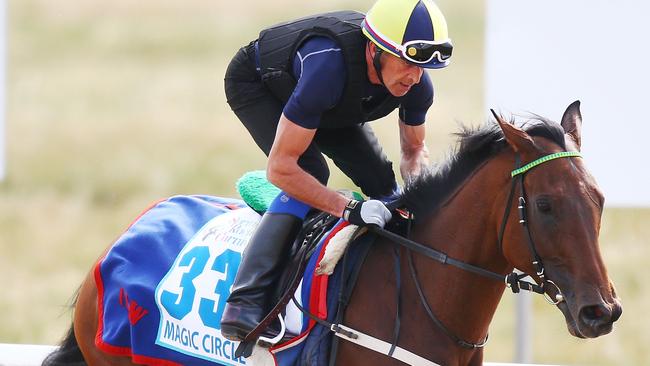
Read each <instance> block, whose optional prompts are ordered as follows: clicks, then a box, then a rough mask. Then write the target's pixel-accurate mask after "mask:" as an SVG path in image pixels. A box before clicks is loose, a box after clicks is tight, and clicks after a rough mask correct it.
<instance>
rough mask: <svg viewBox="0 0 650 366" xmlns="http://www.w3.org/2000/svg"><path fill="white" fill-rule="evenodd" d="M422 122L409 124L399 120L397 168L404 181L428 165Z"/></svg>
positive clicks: (424, 129) (416, 174) (427, 152)
mask: <svg viewBox="0 0 650 366" xmlns="http://www.w3.org/2000/svg"><path fill="white" fill-rule="evenodd" d="M425 134H426V128H425V126H424V124H421V125H417V126H411V125H408V124H406V123H404V122H403V121H402V120H401V119H400V121H399V136H400V146H401V155H402V159H401V161H400V166H399V168H400V169H399V170H400V173H401V174H402V179H403V180H404V182H408V181H409V180H411V179H412V178H414V177H416V176H418V175H419V174H420V173H421V172H422V171H423V170H424V168H425V167H427V166H428V165H429V150H428V149H427V146H426V145H425V142H424V137H425Z"/></svg>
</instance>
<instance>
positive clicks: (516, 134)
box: [490, 109, 536, 152]
mask: <svg viewBox="0 0 650 366" xmlns="http://www.w3.org/2000/svg"><path fill="white" fill-rule="evenodd" d="M490 111H491V112H492V114H493V115H494V118H496V120H497V123H498V124H499V127H501V131H503V135H504V136H505V138H506V141H507V142H508V144H509V145H510V146H511V147H512V148H513V149H514V150H515V151H516V152H524V151H533V150H536V149H535V143H534V142H533V139H532V138H531V137H530V136H529V135H528V134H527V133H526V131H524V130H522V129H521V128H518V127H517V126H515V125H513V124H512V123H508V122H506V121H504V120H503V118H501V116H499V115H498V114H497V113H496V112H495V111H494V109H490Z"/></svg>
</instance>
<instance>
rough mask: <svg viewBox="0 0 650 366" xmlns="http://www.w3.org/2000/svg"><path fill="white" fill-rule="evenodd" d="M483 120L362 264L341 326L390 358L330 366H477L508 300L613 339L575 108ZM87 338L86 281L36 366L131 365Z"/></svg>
mask: <svg viewBox="0 0 650 366" xmlns="http://www.w3.org/2000/svg"><path fill="white" fill-rule="evenodd" d="M493 113H494V112H493ZM494 116H495V119H496V121H495V122H492V123H487V124H486V125H484V126H481V127H478V128H465V127H463V128H462V129H461V131H460V132H459V133H458V136H459V143H458V145H457V147H456V150H455V151H453V152H452V154H451V155H450V157H449V158H448V159H447V160H446V161H445V162H444V163H443V164H441V165H439V166H435V167H432V168H431V169H430V171H429V172H427V173H424V174H422V175H421V176H420V177H418V178H417V179H415V180H414V181H412V182H409V184H408V185H407V186H406V188H405V190H404V192H403V194H402V196H401V198H400V201H401V203H402V205H403V207H406V208H407V209H408V217H409V219H412V220H410V221H409V230H408V238H403V237H401V236H397V235H394V234H393V235H390V233H389V234H386V235H377V239H376V240H375V242H374V243H373V244H372V246H371V247H370V249H369V251H368V253H367V255H366V257H365V260H364V261H363V262H362V265H361V267H360V269H359V272H358V278H357V281H356V284H355V285H354V291H353V292H352V293H351V295H350V297H349V299H348V300H349V301H348V305H347V308H346V310H345V312H344V313H343V314H342V319H341V320H342V324H345V325H346V326H347V327H349V328H346V329H354V330H358V331H359V332H362V334H363V335H365V336H368V337H370V338H374V339H375V340H378V341H379V342H384V343H386V344H389V345H391V352H388V353H390V354H391V355H386V353H387V352H377V351H376V350H373V349H370V348H372V347H370V348H368V347H365V346H362V345H359V344H357V343H358V342H357V343H355V342H346V341H343V340H341V341H339V342H335V343H334V344H333V346H332V347H333V348H336V352H333V353H332V356H331V357H332V359H331V362H332V364H336V365H380V366H384V365H386V366H388V365H402V364H404V363H407V364H414V365H481V364H482V362H483V346H484V345H485V343H486V341H487V338H488V326H489V324H490V322H491V320H492V317H493V315H494V313H495V311H496V308H497V305H498V303H499V301H500V299H501V296H502V294H503V293H504V291H505V289H506V288H511V289H512V290H513V291H514V292H518V291H520V290H526V289H527V290H532V291H534V292H537V293H540V294H543V295H544V296H546V297H547V298H548V300H549V302H550V303H551V304H554V305H555V306H556V307H557V308H558V309H559V310H560V311H561V312H562V314H563V315H564V318H565V321H566V325H567V328H568V332H569V333H570V334H571V335H573V336H575V337H579V338H595V337H599V336H602V335H605V334H607V333H609V332H611V331H612V329H613V323H614V322H616V321H617V320H618V318H619V317H620V316H621V314H622V305H621V302H620V301H619V299H618V297H617V295H616V290H615V288H614V285H613V283H612V282H611V281H610V279H609V277H608V274H607V269H606V267H605V264H604V262H603V259H602V257H601V254H600V251H599V244H598V235H599V229H600V220H601V216H602V211H603V205H604V196H603V193H602V192H601V190H600V189H599V188H598V185H597V184H596V181H595V179H594V178H593V176H592V175H591V174H590V173H589V172H588V170H587V168H586V167H585V164H584V163H583V161H582V158H581V156H580V153H579V151H580V146H581V128H582V116H581V113H580V102H579V101H576V102H574V103H572V104H571V105H569V107H568V108H567V109H566V111H565V112H564V114H563V116H562V119H561V123H560V124H558V123H556V122H553V121H551V120H548V119H546V118H543V117H541V116H537V115H533V116H531V119H530V120H529V121H528V122H527V123H525V124H523V125H520V126H517V125H515V123H514V121H505V120H504V119H503V118H502V117H501V116H499V115H497V114H496V113H494ZM524 177H525V179H524ZM375 229H376V228H375ZM371 231H373V230H372V229H371ZM374 231H376V232H380V231H381V230H378V229H377V230H374ZM380 233H381V232H380ZM108 250H109V249H106V251H108ZM105 253H106V252H105ZM515 269H517V270H519V271H521V272H515V271H514V270H515ZM518 273H523V274H518ZM525 275H528V276H529V278H531V279H532V280H534V283H529V282H525V281H522V280H521V278H523V276H525ZM495 279H497V280H498V281H497V280H495ZM334 329H335V328H334V327H333V328H332V330H334ZM400 330H401V331H400ZM97 337H98V289H97V285H96V283H95V278H94V276H93V273H92V271H91V273H89V274H88V276H87V277H86V279H85V280H84V282H83V283H82V285H81V287H80V289H79V291H78V294H77V298H76V304H75V312H74V318H73V324H72V326H71V328H70V330H69V332H68V335H67V336H66V337H65V339H64V341H63V342H62V344H61V347H60V348H59V350H57V351H56V352H55V353H53V354H52V355H51V356H50V357H49V358H48V359H47V360H46V361H45V363H44V365H55V364H56V365H83V364H89V365H133V364H136V363H135V362H134V361H133V360H132V359H131V358H129V357H126V356H122V355H119V354H116V353H113V354H111V353H106V352H104V351H102V350H100V349H99V348H98V347H97V343H98V342H99V341H100V340H99V339H98V338H97ZM340 338H344V337H340ZM352 338H353V337H352ZM395 349H398V350H400V351H404V352H403V353H406V354H408V356H407V357H406V358H402V359H401V360H400V359H398V358H396V357H395V355H394V353H393V351H394V350H395ZM137 364H152V365H154V364H155V365H166V364H169V365H172V364H175V363H171V362H170V363H165V362H147V360H146V359H144V360H143V359H140V360H137Z"/></svg>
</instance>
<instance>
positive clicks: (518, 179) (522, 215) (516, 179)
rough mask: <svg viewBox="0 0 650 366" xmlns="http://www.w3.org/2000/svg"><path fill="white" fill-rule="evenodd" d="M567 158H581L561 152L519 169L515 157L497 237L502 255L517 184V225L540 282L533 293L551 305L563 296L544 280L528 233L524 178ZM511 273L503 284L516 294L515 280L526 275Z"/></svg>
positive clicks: (518, 163) (567, 152) (575, 154)
mask: <svg viewBox="0 0 650 366" xmlns="http://www.w3.org/2000/svg"><path fill="white" fill-rule="evenodd" d="M569 157H582V155H581V154H580V153H579V152H577V151H562V152H558V153H553V154H549V155H545V156H543V157H541V158H539V159H537V160H535V161H533V162H531V163H528V164H526V165H524V166H522V167H519V165H520V160H521V159H520V157H519V154H517V155H516V157H515V166H517V168H516V169H515V170H513V171H512V172H511V173H510V176H511V177H512V178H513V179H512V185H511V188H510V194H509V195H508V200H507V202H508V203H507V204H506V209H505V212H504V213H503V219H502V220H501V229H500V230H499V237H498V247H499V251H501V252H502V253H503V234H504V232H505V229H506V225H507V223H508V216H509V215H510V209H511V208H512V200H513V198H514V193H515V188H516V186H517V183H519V187H520V189H519V191H520V196H519V198H518V200H517V202H518V203H519V204H518V206H517V209H518V212H519V223H520V224H521V225H522V227H523V228H524V232H525V233H526V242H527V243H528V249H529V251H530V253H531V255H532V258H533V261H532V264H533V268H534V269H535V274H536V275H537V277H539V280H540V284H539V285H538V287H539V289H534V290H533V291H534V292H536V293H539V294H543V295H544V297H545V299H546V301H548V302H549V303H550V304H551V305H557V304H559V303H561V302H562V301H563V300H564V295H562V291H561V290H560V288H559V287H558V285H557V284H555V282H553V281H551V280H549V279H548V278H546V271H545V269H544V263H543V262H542V259H541V258H540V256H539V254H538V253H537V249H536V247H535V242H534V241H533V236H532V234H531V232H530V227H529V226H528V215H527V210H526V189H525V188H524V177H525V175H526V173H527V172H528V171H529V170H531V169H533V168H534V167H536V166H538V165H540V164H543V163H546V162H548V161H551V160H555V159H560V158H569ZM513 273H514V272H513ZM513 273H511V274H509V275H508V276H506V278H505V283H506V286H507V287H508V288H510V289H511V290H512V292H514V293H517V292H519V289H518V282H517V281H516V280H515V279H517V280H518V279H519V278H521V277H526V276H527V275H526V274H518V275H516V276H515V275H513ZM547 284H550V285H552V286H553V287H555V290H556V294H555V298H554V299H553V298H551V297H550V295H549V294H548V293H547V292H546V285H547Z"/></svg>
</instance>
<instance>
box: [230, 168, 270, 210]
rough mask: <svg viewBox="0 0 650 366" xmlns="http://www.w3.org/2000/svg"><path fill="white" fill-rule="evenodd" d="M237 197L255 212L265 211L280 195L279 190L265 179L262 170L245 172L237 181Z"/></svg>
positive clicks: (264, 173)
mask: <svg viewBox="0 0 650 366" xmlns="http://www.w3.org/2000/svg"><path fill="white" fill-rule="evenodd" d="M237 191H238V192H239V196H240V197H241V198H242V199H243V200H244V202H246V204H247V205H249V206H250V207H251V208H252V209H253V210H255V211H257V212H264V211H266V210H267V209H268V208H269V206H270V205H271V202H273V200H274V199H275V197H277V195H278V194H279V193H280V188H278V187H276V186H274V185H273V184H272V183H271V182H269V181H268V179H266V172H265V171H264V170H253V171H251V172H247V173H245V174H244V175H242V176H241V178H239V179H238V180H237Z"/></svg>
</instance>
